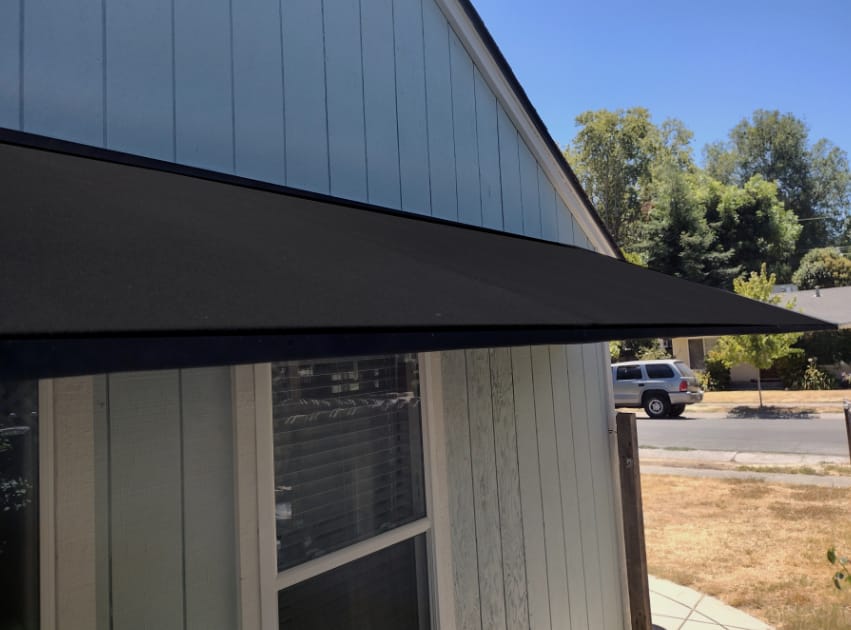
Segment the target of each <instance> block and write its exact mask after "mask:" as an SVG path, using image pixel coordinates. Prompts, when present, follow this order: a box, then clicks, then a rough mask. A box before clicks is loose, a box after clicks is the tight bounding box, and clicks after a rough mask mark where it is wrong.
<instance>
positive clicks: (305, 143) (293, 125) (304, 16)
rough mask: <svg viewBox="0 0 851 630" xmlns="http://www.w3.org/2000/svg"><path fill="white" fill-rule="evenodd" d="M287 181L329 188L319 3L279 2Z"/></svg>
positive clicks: (303, 0) (306, 0) (315, 188)
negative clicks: (281, 23) (282, 54)
mask: <svg viewBox="0 0 851 630" xmlns="http://www.w3.org/2000/svg"><path fill="white" fill-rule="evenodd" d="M281 6H282V17H281V19H282V22H283V26H282V33H283V35H282V36H283V41H284V80H285V81H286V83H285V85H284V113H285V117H286V118H285V120H286V155H287V184H288V185H289V186H295V187H296V188H304V189H306V190H313V191H317V192H322V193H327V192H329V191H330V179H329V178H330V173H329V169H328V113H327V106H326V102H327V101H326V98H325V96H326V94H325V31H324V27H323V23H322V3H321V2H316V0H288V1H287V2H283V3H282V5H281Z"/></svg>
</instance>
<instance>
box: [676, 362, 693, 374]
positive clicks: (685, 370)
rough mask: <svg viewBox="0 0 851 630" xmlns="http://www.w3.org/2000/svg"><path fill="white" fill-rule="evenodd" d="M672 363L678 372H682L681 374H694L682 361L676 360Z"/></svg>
mask: <svg viewBox="0 0 851 630" xmlns="http://www.w3.org/2000/svg"><path fill="white" fill-rule="evenodd" d="M674 365H676V366H677V369H678V370H679V371H680V374H682V375H683V376H694V372H692V371H691V369H690V368H689V366H687V365H686V364H685V363H683V362H682V361H677V362H676V363H674Z"/></svg>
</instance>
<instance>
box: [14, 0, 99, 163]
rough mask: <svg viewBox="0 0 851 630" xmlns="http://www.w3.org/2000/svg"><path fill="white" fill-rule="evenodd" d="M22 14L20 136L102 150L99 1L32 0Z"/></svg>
mask: <svg viewBox="0 0 851 630" xmlns="http://www.w3.org/2000/svg"><path fill="white" fill-rule="evenodd" d="M24 11H25V15H24V20H23V54H24V58H23V73H24V76H23V107H24V111H23V125H24V131H32V132H34V133H40V134H44V135H47V136H55V137H59V138H63V139H67V140H71V141H73V142H82V143H83V144H89V145H93V146H103V143H104V137H103V136H104V111H103V101H104V93H103V82H104V81H103V80H104V62H105V59H104V54H103V2H102V0H75V1H74V2H61V3H56V2H51V1H50V0H32V1H28V2H26V3H24Z"/></svg>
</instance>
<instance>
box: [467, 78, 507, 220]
mask: <svg viewBox="0 0 851 630" xmlns="http://www.w3.org/2000/svg"><path fill="white" fill-rule="evenodd" d="M473 75H474V77H475V88H476V90H475V91H476V137H477V139H478V142H479V147H478V149H479V185H480V189H481V194H482V225H484V226H485V227H489V228H492V229H494V230H501V229H502V187H501V184H500V179H499V129H498V128H497V122H496V116H497V113H496V97H495V96H494V95H493V92H491V91H490V88H489V87H488V85H487V83H485V80H484V79H483V78H482V75H481V73H479V71H478V70H477V69H475V68H473Z"/></svg>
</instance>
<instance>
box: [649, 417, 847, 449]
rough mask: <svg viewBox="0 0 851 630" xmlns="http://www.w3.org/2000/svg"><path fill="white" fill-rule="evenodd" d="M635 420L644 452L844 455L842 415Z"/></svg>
mask: <svg viewBox="0 0 851 630" xmlns="http://www.w3.org/2000/svg"><path fill="white" fill-rule="evenodd" d="M642 415H643V414H639V416H638V443H639V445H640V446H642V447H651V446H655V447H659V448H670V447H682V448H695V449H705V450H712V451H721V450H725V451H754V452H766V453H814V454H819V455H848V439H847V438H846V435H845V423H844V421H843V415H842V414H841V413H836V414H819V416H818V417H812V418H807V419H797V418H796V419H758V418H728V417H727V416H726V415H725V414H708V413H707V414H701V417H697V416H696V415H695V414H689V413H688V412H686V415H685V416H684V417H683V418H677V419H676V420H649V419H647V418H646V417H643V418H642Z"/></svg>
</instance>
